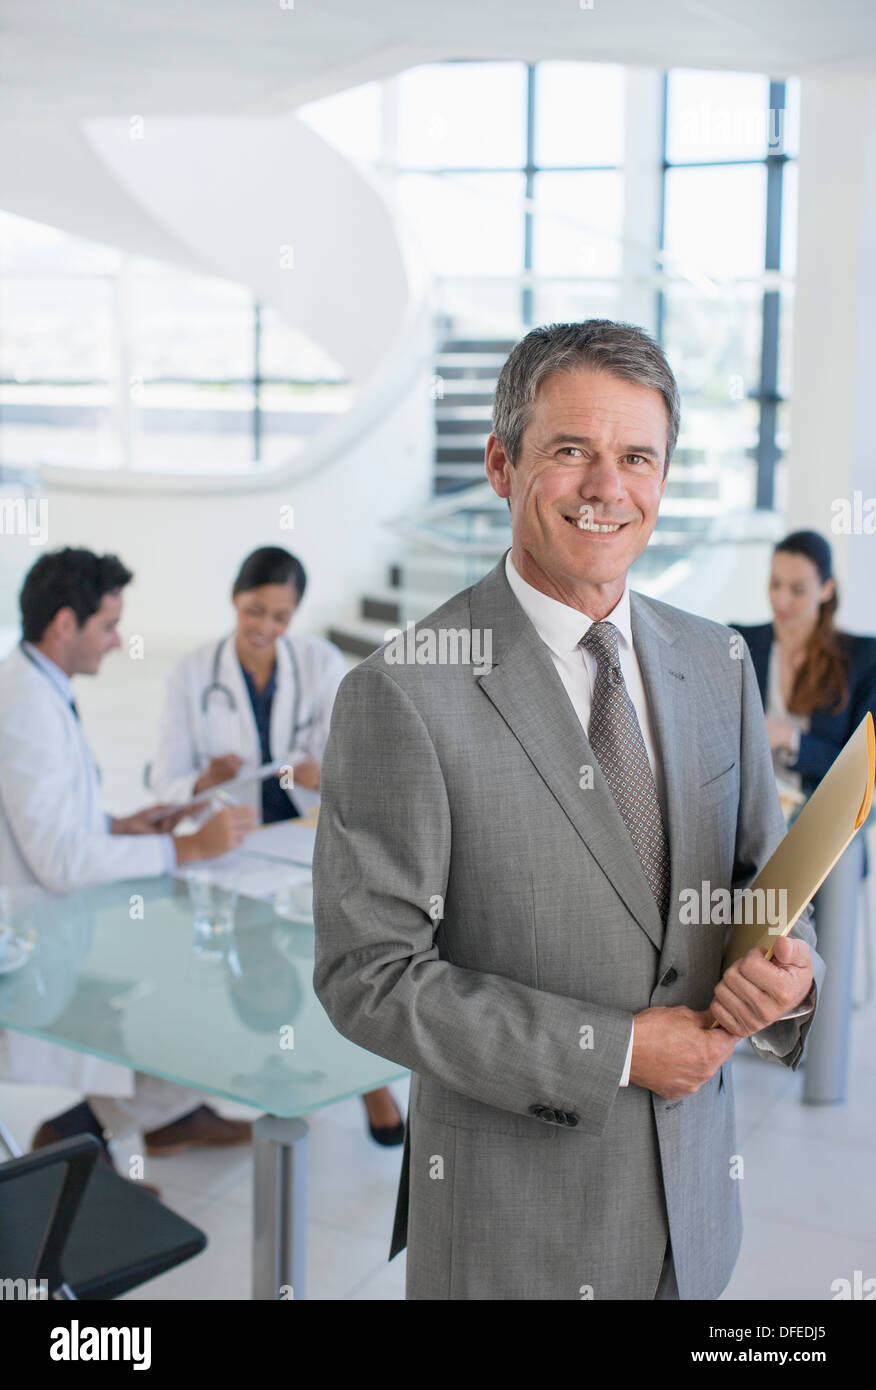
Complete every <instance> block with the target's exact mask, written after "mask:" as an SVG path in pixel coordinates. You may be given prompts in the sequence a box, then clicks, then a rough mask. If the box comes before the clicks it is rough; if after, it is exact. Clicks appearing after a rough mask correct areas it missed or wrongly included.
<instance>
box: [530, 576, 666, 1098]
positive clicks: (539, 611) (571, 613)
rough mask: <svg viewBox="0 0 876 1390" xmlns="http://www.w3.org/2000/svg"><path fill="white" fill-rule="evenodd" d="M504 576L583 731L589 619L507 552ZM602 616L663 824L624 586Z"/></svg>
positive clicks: (659, 770)
mask: <svg viewBox="0 0 876 1390" xmlns="http://www.w3.org/2000/svg"><path fill="white" fill-rule="evenodd" d="M505 574H506V576H507V578H508V583H509V584H510V585H511V588H512V590H513V592H514V596H515V598H516V599H517V601H518V603H519V604H520V606H521V608H522V609H523V611H524V613H525V614H526V616H527V618H529V620H530V622H531V623H532V625H533V627H534V628H535V630H536V632H537V633H538V635H539V637H540V638H541V640H542V641H543V642H544V644H545V646H546V647H547V649H548V651H549V652H550V654H551V659H552V661H553V663H554V666H555V667H556V668H557V673H558V675H559V677H560V680H561V681H562V682H563V685H564V686H565V687H566V693H567V694H568V696H569V699H570V700H571V702H572V708H573V709H574V711H575V713H576V714H577V716H578V719H579V720H580V722H581V727H582V729H583V730H584V733H585V735H586V734H587V733H588V731H589V729H590V710H591V707H592V704H593V689H594V685H595V683H596V657H595V656H594V655H593V653H592V652H588V651H585V650H584V649H583V647H581V646H579V643H580V641H581V638H582V637H583V636H584V634H585V633H586V632H587V629H588V628H589V627H591V626H592V623H593V619H592V618H588V616H587V614H586V613H582V612H581V610H580V609H579V608H570V607H569V605H568V604H567V603H560V602H559V600H558V599H555V598H550V597H549V596H548V595H547V594H543V593H542V592H541V590H540V589H536V588H534V587H533V586H532V584H528V583H527V582H526V580H525V579H521V577H520V575H519V574H518V573H517V570H516V569H515V568H514V565H513V563H512V561H511V551H510V550H509V551H508V554H507V555H506V557H505ZM606 620H607V621H608V622H611V623H613V624H614V626H615V627H616V628H617V633H618V642H617V647H618V654H619V656H620V664H621V670H622V672H623V677H624V683H625V685H626V687H627V694H628V695H629V697H630V699H631V700H632V703H633V709H634V710H635V711H636V718H637V719H638V721H639V728H640V729H641V730H642V739H643V740H644V744H645V751H646V753H647V754H648V762H649V763H650V764H651V772H652V774H653V776H654V784H655V786H656V789H657V800H658V802H659V804H660V810H661V812H662V815H663V824H664V825H666V786H665V781H664V777H663V763H662V761H661V758H660V749H659V747H658V744H657V740H656V738H655V736H654V726H653V723H652V721H651V711H650V709H649V707H648V697H647V695H646V694H645V683H644V681H643V680H642V671H641V668H640V666H639V662H638V660H637V658H636V653H635V649H634V647H633V630H632V624H631V620H630V590H629V585H628V584H626V583H625V584H624V591H623V593H622V594H621V596H620V598H619V599H618V601H617V603H616V604H615V606H614V608H613V609H612V610H611V612H610V613H608V614H606ZM634 1028H635V1024H633V1026H632V1027H631V1028H630V1041H629V1046H628V1047H627V1056H626V1061H625V1062H624V1069H623V1073H622V1075H621V1078H620V1081H619V1083H618V1084H619V1085H621V1086H628V1085H629V1081H630V1064H631V1062H632V1059H633V1030H634Z"/></svg>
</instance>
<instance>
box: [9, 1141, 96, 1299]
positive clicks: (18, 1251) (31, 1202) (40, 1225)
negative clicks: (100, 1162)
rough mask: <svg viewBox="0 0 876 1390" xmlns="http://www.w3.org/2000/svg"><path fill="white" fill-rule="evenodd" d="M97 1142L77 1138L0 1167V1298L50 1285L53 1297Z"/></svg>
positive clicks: (60, 1283) (57, 1288)
mask: <svg viewBox="0 0 876 1390" xmlns="http://www.w3.org/2000/svg"><path fill="white" fill-rule="evenodd" d="M99 1153H100V1143H99V1141H98V1140H97V1139H96V1138H95V1137H94V1135H92V1134H77V1135H74V1136H73V1137H72V1138H71V1139H62V1140H61V1141H60V1143H57V1144H47V1145H46V1146H45V1147H44V1148H41V1149H37V1150H36V1152H34V1153H29V1154H24V1155H23V1156H22V1157H21V1158H12V1159H10V1160H9V1161H8V1162H7V1163H2V1164H0V1280H2V1281H3V1291H2V1292H3V1296H4V1298H5V1297H10V1296H11V1297H13V1298H14V1297H18V1296H19V1291H20V1290H22V1289H23V1290H24V1293H23V1294H22V1295H21V1296H23V1297H27V1296H28V1293H27V1289H28V1288H30V1289H33V1288H34V1282H31V1283H30V1284H29V1283H28V1281H35V1284H36V1286H39V1284H40V1282H41V1281H42V1280H45V1281H46V1284H47V1285H48V1296H49V1298H53V1297H54V1296H55V1295H56V1294H57V1292H58V1290H59V1289H60V1288H61V1287H62V1285H63V1283H64V1278H63V1274H62V1272H61V1268H62V1261H63V1255H64V1247H65V1245H66V1243H67V1238H68V1236H69V1234H70V1231H71V1228H72V1226H73V1222H74V1221H75V1219H76V1213H77V1212H78V1210H79V1205H80V1203H81V1201H82V1197H83V1194H84V1192H85V1189H86V1187H87V1185H88V1180H89V1178H90V1176H91V1172H92V1169H93V1168H94V1165H95V1162H96V1161H97V1157H98V1155H99Z"/></svg>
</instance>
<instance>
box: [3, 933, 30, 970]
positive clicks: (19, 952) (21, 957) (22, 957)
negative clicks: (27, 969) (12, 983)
mask: <svg viewBox="0 0 876 1390" xmlns="http://www.w3.org/2000/svg"><path fill="white" fill-rule="evenodd" d="M29 958H30V942H28V941H11V942H10V943H9V945H8V946H7V948H6V950H5V951H3V952H2V954H0V975H11V974H12V972H13V970H20V969H21V967H22V966H23V965H26V964H27V962H28V960H29Z"/></svg>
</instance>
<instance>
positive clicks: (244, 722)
mask: <svg viewBox="0 0 876 1390" xmlns="http://www.w3.org/2000/svg"><path fill="white" fill-rule="evenodd" d="M287 641H288V642H289V643H290V644H291V645H292V648H293V651H294V654H295V658H296V660H297V664H298V671H299V674H300V679H301V690H300V698H299V701H298V730H297V732H296V733H295V735H294V738H293V729H292V721H293V716H294V710H295V703H296V702H295V686H296V683H295V679H294V672H293V666H292V661H291V659H290V656H289V651H288V649H287V646H286V643H287ZM216 647H217V643H216V642H215V641H212V642H207V643H205V644H204V646H202V647H199V648H198V649H197V651H194V652H190V653H189V654H188V655H187V656H184V657H183V658H182V660H181V661H179V662H178V663H177V665H176V666H175V667H174V669H173V671H172V672H171V674H170V676H169V678H168V682H167V690H166V692H165V700H164V708H163V710H162V714H161V722H160V726H159V737H158V748H157V750H156V753H155V757H154V759H153V761H152V764H151V768H150V774H149V787H150V790H151V791H152V792H153V793H154V795H155V796H156V797H157V798H158V800H159V801H169V802H175V803H185V802H187V801H191V800H192V799H193V798H194V797H196V796H197V793H196V792H195V791H194V784H195V782H196V781H197V779H198V777H199V776H200V775H201V773H202V772H205V771H206V770H207V768H208V767H209V765H210V759H211V758H220V757H222V756H223V755H224V754H226V753H237V754H238V756H239V757H241V758H242V759H243V767H242V768H241V772H243V771H244V770H254V769H256V768H258V767H260V766H261V764H262V756H261V746H260V743H259V736H258V729H257V728H256V722H255V716H254V715H253V712H252V704H251V702H250V698H249V693H248V691H247V688H246V682H245V681H244V678H243V672H242V671H241V668H240V662H239V661H238V659H237V653H236V651H235V646H234V636H233V635H231V636H228V637H226V638H224V639H222V641H221V649H220V656H219V672H218V683H219V684H220V685H221V686H223V687H224V690H225V691H228V692H229V693H230V695H231V699H230V700H229V698H228V696H227V695H226V694H225V693H224V692H223V691H222V690H216V689H214V690H213V691H212V692H211V694H210V695H209V697H208V699H207V702H206V711H205V710H204V692H205V691H206V690H207V689H208V687H209V686H210V685H211V684H212V681H213V663H214V658H215V655H216ZM275 652H276V663H277V666H276V670H277V684H276V690H275V693H274V699H273V702H272V705H271V726H270V748H271V758H272V760H279V761H281V762H284V763H290V764H291V763H293V762H301V761H302V760H303V759H304V758H315V759H316V760H317V762H321V761H322V757H323V754H324V752H325V745H326V741H327V739H328V731H329V722H330V719H331V712H332V705H333V704H334V699H335V695H336V694H337V690H338V686H339V685H340V683H341V681H342V680H343V678H344V676H345V675H346V674H347V663H346V661H345V659H344V656H343V653H342V652H341V651H340V650H339V648H338V647H336V646H335V645H334V643H332V642H327V641H326V639H325V638H324V637H316V636H314V635H312V634H309V633H297V632H296V633H287V634H286V636H285V638H280V640H279V641H278V642H277V644H276V647H275ZM290 790H291V794H292V796H293V797H294V795H295V791H294V786H293V787H292V788H291V789H290ZM235 800H237V801H239V802H240V803H241V804H249V805H252V806H253V808H254V809H255V811H256V815H257V816H258V817H259V818H260V817H261V784H260V783H252V784H250V786H249V787H247V788H246V790H245V792H244V791H243V789H242V791H241V795H239V796H237V797H236V798H235Z"/></svg>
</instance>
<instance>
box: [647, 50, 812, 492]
mask: <svg viewBox="0 0 876 1390" xmlns="http://www.w3.org/2000/svg"><path fill="white" fill-rule="evenodd" d="M798 104H799V83H798V82H797V81H789V82H787V83H784V82H771V81H770V80H769V79H768V78H767V77H762V76H758V75H752V74H750V73H715V72H687V71H679V72H672V73H670V74H669V75H668V77H667V80H666V84H665V123H664V130H665V141H664V204H663V209H664V211H663V236H662V244H663V249H664V251H665V253H666V258H667V259H666V271H667V275H666V279H665V280H664V282H663V286H662V287H661V292H660V302H659V314H658V326H659V331H660V335H661V338H662V341H663V344H664V346H665V348H666V351H667V353H668V355H669V358H670V361H671V362H672V365H673V368H674V370H675V372H676V374H677V376H678V379H679V385H680V387H681V390H682V393H683V396H684V397H685V402H686V416H687V424H686V436H687V438H688V440H689V441H690V442H691V443H692V444H693V446H694V447H695V448H697V449H702V450H703V451H704V452H709V451H715V452H718V451H721V450H723V451H724V452H725V453H731V454H734V455H735V456H736V457H737V458H739V457H741V458H743V459H744V460H746V461H747V465H748V466H747V470H746V472H747V476H746V477H745V478H744V480H743V488H742V492H743V495H744V496H746V498H747V500H749V501H751V502H752V503H754V504H756V505H757V506H759V507H771V506H773V504H774V502H775V501H776V494H777V491H778V492H779V494H780V493H781V487H779V488H778V489H777V471H778V470H777V465H778V463H779V461H780V459H781V458H782V456H783V454H784V452H785V451H786V450H787V446H788V439H787V425H786V419H787V411H786V404H785V403H786V400H787V396H788V393H789V391H790V377H791V371H790V368H791V363H790V344H791V326H792V317H791V316H792V310H793V273H794V269H795V256H796V222H797V206H796V204H797V169H796V162H795V156H796V152H797V138H798V125H799V115H798ZM686 275H687V276H689V278H685V277H686Z"/></svg>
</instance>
